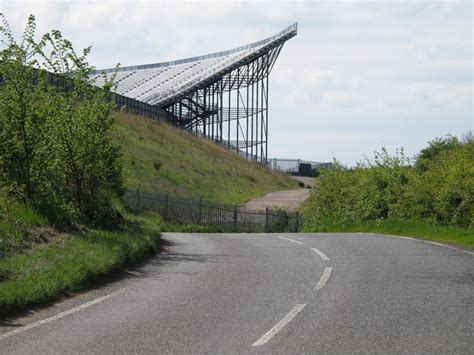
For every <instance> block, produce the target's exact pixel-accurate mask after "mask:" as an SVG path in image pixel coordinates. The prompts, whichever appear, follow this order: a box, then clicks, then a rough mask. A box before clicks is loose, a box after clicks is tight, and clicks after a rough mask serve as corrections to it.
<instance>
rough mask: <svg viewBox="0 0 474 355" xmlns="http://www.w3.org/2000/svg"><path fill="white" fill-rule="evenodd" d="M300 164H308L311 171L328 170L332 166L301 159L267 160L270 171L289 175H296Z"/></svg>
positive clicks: (326, 163) (328, 163)
mask: <svg viewBox="0 0 474 355" xmlns="http://www.w3.org/2000/svg"><path fill="white" fill-rule="evenodd" d="M301 164H310V165H311V167H312V168H313V169H314V168H316V169H318V168H330V167H331V166H332V163H330V162H317V161H309V160H302V159H280V158H273V159H268V161H267V166H268V167H269V168H270V169H273V170H279V171H283V172H286V173H289V174H297V173H298V171H299V168H300V165H301Z"/></svg>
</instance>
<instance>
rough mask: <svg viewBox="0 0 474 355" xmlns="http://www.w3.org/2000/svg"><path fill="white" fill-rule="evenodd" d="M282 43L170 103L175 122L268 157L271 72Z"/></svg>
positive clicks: (245, 152)
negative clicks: (269, 78)
mask: <svg viewBox="0 0 474 355" xmlns="http://www.w3.org/2000/svg"><path fill="white" fill-rule="evenodd" d="M282 47H283V44H280V45H279V46H277V47H275V48H273V49H271V50H270V51H268V52H266V53H264V54H262V55H261V56H259V57H258V58H256V59H255V60H252V61H251V62H248V63H245V64H243V65H241V66H239V67H237V68H236V69H234V70H233V71H231V72H230V73H228V74H226V75H224V76H222V77H220V78H219V79H217V80H215V81H214V82H212V83H210V84H209V85H207V86H205V87H203V88H201V89H198V90H196V91H194V92H192V93H190V94H189V95H186V96H185V97H183V98H181V99H180V100H178V101H176V102H174V103H172V104H170V105H167V106H166V107H165V108H166V109H167V110H168V111H169V112H171V114H172V117H173V124H175V125H176V126H179V127H182V128H185V129H187V130H189V131H192V132H193V133H195V134H197V135H200V136H203V137H207V138H208V139H210V140H211V141H213V142H215V143H219V144H222V145H224V146H226V147H227V148H228V149H231V150H236V151H238V152H239V153H240V154H242V155H243V156H245V157H246V158H247V159H251V160H257V161H260V162H263V163H266V161H267V156H268V97H269V95H268V93H269V80H268V77H269V74H270V71H271V69H272V67H273V65H274V64H275V61H276V59H277V57H278V54H279V53H280V51H281V49H282Z"/></svg>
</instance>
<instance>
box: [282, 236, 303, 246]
mask: <svg viewBox="0 0 474 355" xmlns="http://www.w3.org/2000/svg"><path fill="white" fill-rule="evenodd" d="M278 238H280V239H284V240H288V241H290V242H293V243H296V244H304V243H303V242H299V241H297V240H294V239H290V238H285V237H278Z"/></svg>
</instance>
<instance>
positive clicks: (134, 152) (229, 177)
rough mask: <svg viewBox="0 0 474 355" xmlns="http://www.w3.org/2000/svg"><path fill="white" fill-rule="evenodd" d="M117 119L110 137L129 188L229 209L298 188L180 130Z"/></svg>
mask: <svg viewBox="0 0 474 355" xmlns="http://www.w3.org/2000/svg"><path fill="white" fill-rule="evenodd" d="M117 116H118V117H117V121H116V124H115V126H114V129H113V137H114V138H115V140H116V141H117V142H118V143H119V144H120V145H121V147H122V152H123V154H124V163H125V167H124V175H125V184H126V186H127V187H128V188H140V189H142V190H144V191H159V192H162V193H169V194H173V195H177V196H184V197H195V198H204V199H206V200H211V201H219V202H223V203H231V204H240V203H243V202H246V201H248V200H249V199H251V198H253V197H257V196H262V195H264V194H266V193H269V192H272V191H278V190H286V189H297V188H298V184H297V182H296V181H294V180H293V179H291V178H290V177H289V176H287V175H284V174H281V173H277V172H274V171H271V170H270V169H267V168H265V167H264V166H262V165H260V164H257V163H255V162H250V161H247V160H245V159H244V158H242V157H240V156H238V155H237V154H236V153H233V152H230V151H228V150H226V149H224V148H222V147H220V146H218V145H216V144H213V143H211V142H209V141H207V140H205V139H202V138H198V137H196V136H194V135H192V134H190V133H188V132H186V131H184V130H181V129H177V128H174V127H172V126H170V125H168V124H164V123H160V124H158V123H156V122H154V121H152V120H150V119H147V118H144V117H140V116H136V115H131V114H125V113H118V114H117Z"/></svg>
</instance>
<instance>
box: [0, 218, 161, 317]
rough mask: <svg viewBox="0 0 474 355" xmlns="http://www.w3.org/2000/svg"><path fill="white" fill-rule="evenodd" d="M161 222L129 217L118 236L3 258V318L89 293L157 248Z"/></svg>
mask: <svg viewBox="0 0 474 355" xmlns="http://www.w3.org/2000/svg"><path fill="white" fill-rule="evenodd" d="M160 232H161V221H160V219H159V218H158V217H156V216H154V215H141V216H127V221H126V222H124V223H123V225H122V226H120V229H118V230H115V231H104V230H90V231H88V232H86V233H84V234H82V235H61V238H57V239H59V241H56V242H55V243H48V244H44V245H41V246H37V247H34V248H30V249H25V250H22V251H21V252H16V253H11V254H9V255H7V256H6V257H3V258H0V315H7V314H11V313H14V312H16V311H20V310H23V309H25V308H27V307H30V306H33V305H37V304H41V303H44V302H48V301H51V300H54V299H56V298H57V297H59V296H61V295H65V294H69V293H71V292H75V291H78V290H80V289H83V288H85V287H87V286H88V285H89V284H90V283H91V282H92V281H94V280H97V279H101V278H104V277H106V276H107V275H109V274H111V273H112V272H115V271H117V270H120V269H123V268H124V267H125V266H126V265H129V264H131V263H134V262H137V261H139V260H141V259H142V258H143V257H144V256H145V255H147V254H151V253H153V252H154V251H155V250H156V249H157V247H158V241H159V238H160Z"/></svg>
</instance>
